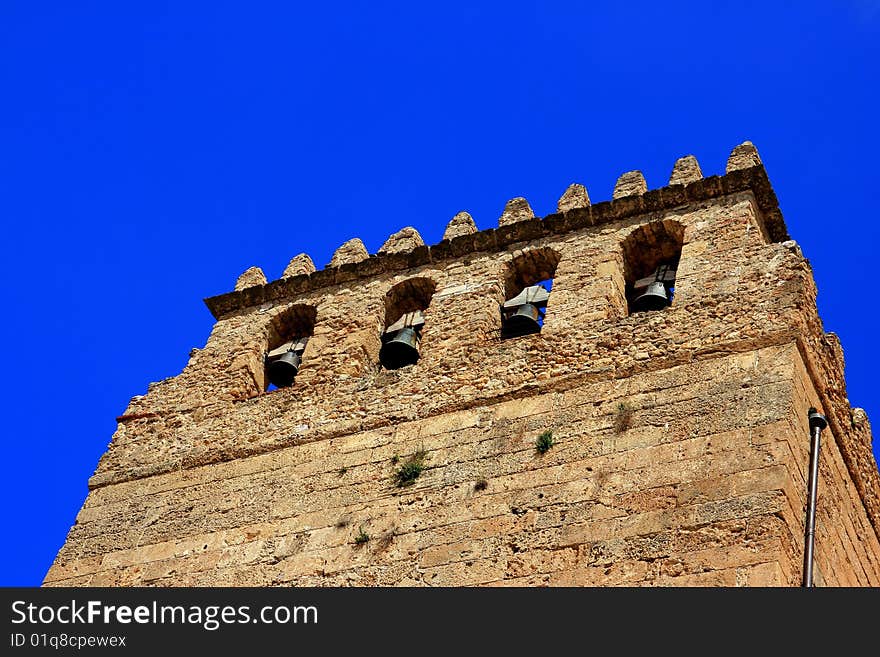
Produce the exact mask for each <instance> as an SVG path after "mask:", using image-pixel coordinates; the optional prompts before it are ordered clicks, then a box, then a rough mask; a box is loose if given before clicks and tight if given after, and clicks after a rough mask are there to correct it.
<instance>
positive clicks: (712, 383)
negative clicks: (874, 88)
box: [44, 142, 880, 586]
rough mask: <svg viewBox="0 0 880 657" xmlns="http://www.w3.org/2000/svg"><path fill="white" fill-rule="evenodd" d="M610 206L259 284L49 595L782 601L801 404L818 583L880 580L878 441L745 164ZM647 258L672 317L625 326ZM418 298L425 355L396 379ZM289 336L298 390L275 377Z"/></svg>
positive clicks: (578, 192) (127, 463) (760, 175)
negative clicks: (516, 309) (168, 589)
mask: <svg viewBox="0 0 880 657" xmlns="http://www.w3.org/2000/svg"><path fill="white" fill-rule="evenodd" d="M613 197H614V198H613V200H611V201H606V202H601V203H594V204H591V202H590V198H589V195H588V193H587V190H586V188H585V187H584V186H583V185H579V184H578V185H573V186H571V187H570V188H569V189H568V190H567V191H566V192H565V194H564V195H563V198H562V199H560V203H559V212H558V213H556V214H552V215H549V216H546V217H543V218H541V217H535V216H534V214H533V212H532V210H531V207H530V206H529V204H528V202H527V201H526V200H525V199H522V198H517V199H514V200H512V201H510V202H509V203H508V204H507V206H506V208H505V210H504V213H503V214H502V215H501V218H500V220H499V225H498V227H497V228H494V229H488V230H482V231H478V230H476V227H475V225H474V222H473V220H472V219H471V217H470V215H469V214H467V213H459V214H458V215H456V216H455V217H454V218H453V220H452V221H451V222H450V227H449V229H447V232H446V236H445V238H444V239H443V240H442V241H441V242H439V243H438V244H434V245H430V246H429V245H425V244H424V243H423V242H422V239H421V237H420V236H419V234H418V232H417V231H416V230H415V229H413V228H411V227H407V228H404V229H403V230H401V231H399V232H398V233H395V234H394V235H392V236H391V238H389V240H388V242H386V244H385V245H383V248H382V249H381V250H380V252H379V253H377V254H369V253H367V250H366V249H365V248H364V245H363V243H362V242H361V241H360V240H359V239H357V238H353V239H351V240H349V241H348V242H346V243H345V244H344V245H343V246H342V247H340V249H339V250H338V251H337V253H336V254H335V255H334V256H333V259H332V261H331V263H330V264H329V265H328V266H327V267H325V268H323V269H319V270H316V269H315V267H314V264H313V263H312V260H311V258H309V256H307V255H306V254H300V255H298V256H296V258H294V260H293V261H291V264H290V265H289V266H288V268H287V270H286V271H285V273H284V276H283V277H282V278H280V279H278V280H275V281H270V282H267V281H266V279H265V276H264V275H263V273H262V271H261V270H260V269H258V268H251V269H249V270H248V271H247V272H245V273H244V274H243V275H242V276H241V277H240V278H239V279H238V282H237V284H236V285H235V291H233V292H229V293H226V294H221V295H219V296H215V297H211V298H208V299H207V300H206V303H207V305H208V307H209V308H210V310H211V312H212V313H213V314H214V316H215V317H216V319H217V322H216V324H215V326H214V328H213V330H212V332H211V335H210V337H209V338H208V340H207V343H206V345H205V347H204V348H203V349H194V350H193V352H192V354H191V357H190V360H189V363H188V364H187V366H186V367H185V368H184V370H183V371H182V372H181V373H180V374H179V375H177V376H175V377H171V378H169V379H165V380H164V381H160V382H158V383H153V384H151V385H150V386H149V390H148V393H147V394H146V395H143V396H137V397H134V398H133V399H132V400H131V402H130V403H129V406H128V408H127V409H126V410H125V412H124V413H123V415H122V416H120V417H119V418H118V428H117V430H116V432H115V434H114V435H113V440H112V443H111V444H110V447H109V449H108V450H107V452H106V453H105V454H104V456H103V457H102V458H101V460H100V462H99V464H98V467H97V471H96V472H95V474H94V476H93V477H92V478H91V479H90V480H89V488H90V492H89V495H88V498H87V499H86V501H85V504H84V505H83V508H82V510H81V511H80V513H79V515H78V516H77V519H76V524H75V525H74V526H73V527H72V528H71V529H70V532H69V534H68V536H67V540H66V542H65V544H64V546H63V547H62V548H61V550H60V552H59V553H58V555H57V557H56V559H55V562H54V564H53V566H52V568H51V569H50V570H49V572H48V574H47V575H46V577H45V581H44V585H46V586H86V585H88V586H169V585H175V586H176V585H198V586H221V585H223V586H227V585H229V586H245V585H247V586H499V585H501V586H504V585H513V586H545V585H551V586H554V585H565V586H571V585H576V586H582V585H583V586H616V585H622V586H798V585H799V584H800V581H801V572H802V562H803V551H804V517H805V516H804V510H805V504H806V494H807V470H808V461H809V442H810V441H809V428H808V421H807V411H808V409H809V408H810V407H811V406H812V407H815V408H817V409H818V410H819V411H820V412H822V413H824V414H825V415H826V416H827V417H828V421H829V426H828V428H827V429H826V430H825V431H824V433H823V436H822V450H821V458H820V477H819V486H818V506H817V528H816V540H815V549H816V560H815V582H816V584H817V585H820V586H878V585H880V542H878V531H880V475H878V470H877V464H876V462H875V460H874V457H873V454H872V451H871V440H872V437H871V429H870V425H869V423H868V420H867V417H866V416H865V413H864V411H863V410H862V409H858V408H851V407H850V404H849V401H848V399H847V397H846V388H845V383H844V361H843V354H842V351H841V348H840V343H839V341H838V340H837V337H836V336H835V335H834V334H832V333H826V332H825V331H824V330H823V328H822V322H821V320H820V318H819V317H818V315H817V312H816V304H815V298H816V288H815V285H814V281H813V277H812V274H811V269H810V264H809V262H808V261H807V260H806V259H805V258H804V256H803V255H802V253H801V251H800V249H799V247H798V245H797V244H796V243H795V242H794V241H792V240H790V239H789V236H788V234H787V230H786V227H785V225H784V223H783V219H782V215H781V213H780V211H779V208H778V204H777V200H776V196H775V194H774V192H773V190H772V188H771V186H770V183H769V181H768V179H767V176H766V173H765V170H764V168H763V165H762V164H761V160H760V158H759V156H758V152H757V150H756V149H755V148H754V146H753V145H752V144H750V143H748V142H746V143H745V144H741V145H740V146H737V147H736V148H735V149H734V150H733V153H732V154H731V158H730V160H729V161H728V165H727V170H726V172H725V174H724V175H723V176H710V177H704V176H703V174H702V172H701V170H700V166H699V164H698V163H697V161H696V159H695V158H693V157H692V156H687V157H685V158H682V159H681V160H679V161H678V162H677V163H676V164H675V166H674V167H673V169H672V174H671V180H670V184H669V185H668V186H666V187H663V188H661V189H654V190H647V189H646V185H645V180H644V177H643V176H642V174H641V173H640V172H638V171H632V172H628V173H626V174H624V175H623V176H621V179H620V180H619V181H618V184H617V185H616V186H615V190H614V194H613ZM658 254H662V255H663V256H664V257H667V256H670V257H671V256H674V257H675V258H676V261H677V266H678V268H677V274H676V277H675V287H674V297H673V301H672V304H671V305H669V306H668V307H666V308H663V309H662V310H657V311H653V312H630V310H629V306H628V294H629V293H630V290H631V287H632V285H633V281H634V280H635V278H638V277H639V276H643V275H644V274H645V271H647V270H648V269H651V268H652V267H653V264H655V261H656V260H657V258H658V257H660V255H658ZM652 258H653V260H652ZM646 268H647V269H646ZM546 278H552V279H553V285H552V289H551V292H550V297H549V301H548V303H547V309H546V317H545V319H544V321H543V327H542V328H541V330H540V332H539V333H536V334H533V335H526V336H522V337H516V338H508V339H501V337H500V330H499V329H500V327H501V321H502V320H501V313H500V311H499V306H500V304H501V303H503V302H504V301H505V300H506V299H510V298H512V297H513V295H515V294H517V293H519V292H520V291H521V290H522V289H523V288H524V287H525V286H528V285H532V284H534V283H536V282H538V280H541V279H546ZM416 309H418V310H422V311H424V321H425V323H424V327H423V329H422V332H421V344H420V347H419V350H420V351H419V353H420V357H419V360H418V362H417V363H416V364H415V365H410V366H406V367H403V368H401V369H396V370H387V369H384V368H382V367H381V366H380V365H379V360H378V353H379V349H380V347H381V344H382V343H381V335H382V332H383V330H384V329H385V328H386V327H387V326H389V325H390V324H391V322H394V321H396V320H397V319H398V318H399V317H401V316H402V314H403V313H407V312H410V311H412V310H416ZM293 334H297V335H308V336H309V339H308V342H307V344H306V347H305V351H304V353H303V355H302V366H301V369H300V371H299V374H298V375H297V377H296V380H295V382H294V384H293V385H292V386H291V387H287V388H281V389H271V390H268V389H267V388H268V386H267V375H266V370H265V362H264V357H265V355H266V353H267V351H268V350H270V349H273V348H275V347H278V346H279V345H280V344H282V342H283V341H284V340H288V339H290V338H291V335H293ZM548 432H549V433H548ZM541 435H545V436H552V444H551V445H550V447H549V449H546V450H545V451H540V450H538V449H536V440H537V439H538V438H539V437H540V436H541ZM414 457H415V460H414V461H413V462H417V463H419V464H420V465H421V466H422V468H423V469H422V470H421V472H420V473H418V476H417V477H415V478H414V479H413V480H412V481H410V482H408V483H409V485H403V486H401V485H398V484H399V483H400V481H396V480H395V474H396V473H399V472H400V468H401V467H402V465H404V464H407V463H409V462H410V460H411V459H413V458H414Z"/></svg>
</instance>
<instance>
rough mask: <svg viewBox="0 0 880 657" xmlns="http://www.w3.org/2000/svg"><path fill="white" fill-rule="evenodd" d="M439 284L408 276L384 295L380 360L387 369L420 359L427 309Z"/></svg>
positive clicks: (397, 367)
mask: <svg viewBox="0 0 880 657" xmlns="http://www.w3.org/2000/svg"><path fill="white" fill-rule="evenodd" d="M436 289H437V284H436V283H435V282H434V281H433V280H431V279H430V278H425V277H417V278H408V279H406V280H405V281H401V282H400V283H398V284H397V285H395V286H394V287H392V288H391V289H390V290H388V292H387V293H386V294H385V323H384V326H383V330H382V336H381V337H382V346H381V348H380V349H379V362H380V364H381V365H382V366H383V367H384V368H385V369H392V370H394V369H399V368H401V367H405V366H407V365H414V364H415V363H416V362H417V361H418V359H419V345H420V344H421V336H422V329H423V328H424V324H425V318H424V311H425V310H427V309H428V306H429V305H430V304H431V298H432V297H433V296H434V291H435V290H436Z"/></svg>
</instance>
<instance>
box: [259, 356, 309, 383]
mask: <svg viewBox="0 0 880 657" xmlns="http://www.w3.org/2000/svg"><path fill="white" fill-rule="evenodd" d="M301 363H302V358H300V355H299V354H298V353H296V352H295V351H286V352H284V353H283V354H281V356H280V357H279V358H276V359H275V360H273V361H270V362H269V365H268V367H267V370H268V373H269V382H270V383H272V384H274V385H275V386H277V387H279V388H286V387H287V386H289V385H291V384H292V383H293V380H294V379H295V378H296V374H297V372H299V366H300V364H301Z"/></svg>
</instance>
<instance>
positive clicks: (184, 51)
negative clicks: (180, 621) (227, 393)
mask: <svg viewBox="0 0 880 657" xmlns="http://www.w3.org/2000/svg"><path fill="white" fill-rule="evenodd" d="M878 32H880V2H878V1H865V0H863V1H856V0H840V1H839V2H834V3H818V2H802V3H775V2H729V3H726V2H718V3H714V2H713V3H706V2H699V3H697V2H681V3H675V2H672V3H656V2H644V3H640V2H627V3H617V2H589V3H587V2H580V3H574V2H571V3H568V2H556V3H554V2H531V3H516V2H503V3H501V2H499V3H479V2H467V3H459V2H453V1H449V0H447V1H446V2H443V3H437V4H436V5H435V6H429V5H427V4H426V3H413V2H408V3H404V2H400V3H386V2H370V3H349V2H337V3H333V4H330V3H287V2H249V3H232V2H222V1H217V0H215V1H212V2H187V3H166V2H161V1H157V0H153V1H151V2H145V3H139V2H88V1H84V2H76V3H72V2H39V1H35V0H31V1H28V2H24V1H17V0H6V1H5V2H3V3H2V5H0V85H2V86H0V88H2V90H3V102H2V104H0V136H2V139H0V220H2V226H3V232H4V239H3V240H2V241H0V249H2V257H3V261H4V264H5V267H4V271H5V279H6V280H5V283H4V286H3V289H4V294H5V300H4V301H5V302H4V304H3V308H4V309H3V321H2V323H0V331H2V336H0V337H2V344H4V345H5V346H6V351H5V353H4V358H3V360H4V363H5V364H6V376H4V377H3V383H2V386H3V387H2V399H3V410H4V415H5V416H6V417H5V422H4V426H5V431H6V436H5V440H4V444H5V445H6V449H7V451H6V454H5V458H4V459H3V463H4V467H3V469H4V472H3V477H2V487H3V489H2V494H3V499H4V500H5V502H4V508H3V512H4V518H3V525H2V526H3V527H4V540H3V541H2V548H0V549H2V555H0V556H2V559H0V569H2V571H0V585H38V584H39V583H40V582H41V581H42V578H43V576H44V575H45V572H46V570H47V569H48V567H49V566H50V564H51V561H52V559H53V557H54V555H55V553H56V552H57V550H58V549H59V547H60V546H61V545H62V543H63V541H64V538H65V535H66V533H67V530H68V529H69V527H70V526H71V525H72V524H73V522H74V518H75V516H76V513H77V511H78V510H79V508H80V506H81V505H82V502H83V500H84V499H85V496H86V493H87V489H86V481H87V479H88V477H89V476H90V475H91V474H92V473H93V472H94V469H95V466H96V464H97V461H98V458H99V457H100V456H101V454H102V453H103V452H104V451H105V449H106V447H107V444H108V443H109V441H110V438H111V436H112V434H113V432H114V430H115V428H116V423H115V420H114V418H115V417H116V416H118V415H120V414H121V413H122V412H123V411H124V409H125V407H126V405H127V403H128V400H129V399H130V398H131V397H132V396H133V395H139V394H144V393H145V392H146V388H147V384H148V383H149V382H151V381H158V380H161V379H163V378H166V377H169V376H173V375H176V374H177V373H179V371H180V370H181V369H182V368H183V366H184V364H185V363H186V360H187V358H188V354H189V352H190V350H191V349H192V348H193V347H202V346H204V343H205V341H206V339H207V336H208V334H209V332H210V330H211V326H212V324H213V318H212V317H211V315H210V313H209V312H208V310H207V308H206V307H205V306H204V304H203V303H202V299H203V298H205V297H208V296H213V295H215V294H220V293H222V292H226V291H229V290H231V289H232V287H233V286H234V284H235V279H236V277H237V276H238V274H239V273H241V272H242V271H244V270H245V269H246V268H247V267H249V266H251V265H258V266H260V267H262V268H263V270H264V271H265V272H266V274H267V276H268V277H269V278H270V280H271V279H275V278H278V277H279V276H280V275H281V272H282V271H283V269H284V267H285V265H286V264H287V262H288V260H289V259H290V258H291V257H292V256H293V255H295V254H297V253H299V252H301V251H306V252H307V253H309V254H310V255H311V256H312V258H313V259H314V261H315V263H316V264H317V265H318V267H323V266H324V265H326V264H327V263H328V262H329V260H330V257H331V255H332V253H333V251H334V250H335V249H336V247H337V246H339V245H340V244H341V243H342V242H344V241H346V240H348V239H350V238H352V237H361V238H362V239H363V241H364V243H365V244H366V246H367V248H368V249H369V250H370V251H371V252H375V251H376V250H378V248H379V246H381V244H382V243H383V242H384V240H385V239H386V237H387V236H388V235H389V234H391V233H393V232H395V231H397V230H398V229H400V228H402V227H403V226H414V227H415V228H417V229H418V230H419V231H420V232H421V234H422V236H423V238H424V239H425V241H426V242H427V243H429V244H430V243H435V242H437V241H439V240H440V238H441V236H442V233H443V229H444V227H445V225H446V223H447V221H448V220H449V219H450V218H451V217H452V216H453V215H454V214H455V213H456V212H458V211H459V210H468V211H469V212H470V213H471V214H472V215H473V217H474V219H475V221H476V223H477V225H478V227H480V228H488V227H491V226H494V225H495V224H496V221H497V218H498V216H499V215H500V214H501V211H502V209H503V207H504V203H505V201H506V200H507V199H509V198H512V197H515V196H525V197H526V198H528V199H529V201H530V203H531V205H532V207H533V208H534V210H535V212H536V213H537V214H539V215H545V214H548V213H550V212H552V211H554V210H555V204H556V200H557V198H558V197H559V196H560V195H561V194H562V192H563V191H564V190H565V188H566V187H567V186H568V184H569V183H571V182H580V183H583V184H585V185H586V186H587V189H588V190H589V193H590V196H591V197H592V198H593V200H594V201H601V200H606V199H608V198H610V197H611V191H612V189H613V186H614V181H615V180H616V178H617V176H618V175H619V174H620V173H622V172H624V171H628V170H631V169H641V170H642V171H643V172H644V174H645V177H646V179H647V181H648V185H649V187H659V186H662V185H664V184H666V181H667V180H668V176H669V172H670V170H671V168H672V165H673V163H674V161H675V159H676V158H677V157H679V156H682V155H685V154H689V153H690V154H694V155H695V156H696V157H697V158H698V160H699V161H700V164H701V166H702V169H703V172H704V174H706V175H711V174H720V173H723V171H724V163H725V161H726V158H727V155H728V154H729V152H730V150H731V148H732V147H733V146H735V145H736V144H738V143H740V142H742V141H744V140H746V139H749V140H751V141H753V142H754V143H755V144H756V145H757V147H758V149H759V151H760V153H761V156H762V158H763V160H764V164H765V166H766V168H767V171H768V174H769V176H770V180H771V182H772V183H773V186H774V188H775V190H776V193H777V196H778V197H779V201H780V206H781V208H782V211H783V214H784V216H785V219H786V223H787V225H788V229H789V232H790V233H791V235H792V237H793V238H794V239H796V240H797V241H798V242H799V243H800V245H801V247H802V249H803V251H804V254H805V255H806V256H807V257H808V258H809V260H810V262H811V263H812V265H813V268H814V273H815V277H816V280H817V283H818V288H819V298H818V304H819V310H820V313H821V316H822V318H823V321H824V325H825V329H826V330H828V331H834V332H836V333H838V335H839V336H840V339H841V342H842V343H843V347H844V350H845V354H846V358H847V371H846V375H847V387H848V393H849V398H850V401H851V403H852V404H853V405H854V406H862V407H864V408H865V409H866V410H867V411H868V415H869V417H870V418H872V419H874V420H875V422H878V421H880V420H878V418H880V396H878V393H877V392H876V388H875V386H874V380H873V377H874V376H876V369H875V368H876V367H877V365H878V358H877V341H876V339H875V337H874V327H875V326H876V324H877V319H878V311H877V306H878V303H877V299H878V297H880V275H878V267H880V259H878V257H877V250H876V245H877V244H878V232H880V228H878V223H880V221H878V220H880V217H878V212H877V206H876V189H877V177H878V173H877V170H878V164H877V154H878V151H880V132H878V128H877V116H878V115H880V112H878V107H877V104H878V94H880V92H878V89H880V72H878V71H880V66H878V63H880V58H878V55H880V38H878ZM744 302H747V300H744ZM876 451H877V448H876V447H875V452H876Z"/></svg>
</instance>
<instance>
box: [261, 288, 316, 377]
mask: <svg viewBox="0 0 880 657" xmlns="http://www.w3.org/2000/svg"><path fill="white" fill-rule="evenodd" d="M316 317H317V309H316V308H315V307H314V306H309V305H305V304H296V305H293V306H291V307H290V308H288V309H286V310H284V311H282V312H280V313H278V314H277V315H275V316H274V317H273V318H272V319H271V320H270V322H269V325H268V327H267V336H266V345H267V346H266V355H265V357H264V359H263V360H264V370H265V371H264V385H263V388H264V389H268V388H269V387H270V385H274V386H276V387H278V388H286V387H288V386H291V385H293V382H294V379H295V378H296V375H297V374H298V373H299V369H300V366H301V364H302V355H303V352H304V351H305V348H306V344H307V343H308V341H309V338H310V337H311V336H312V335H313V333H314V330H315V319H316Z"/></svg>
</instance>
